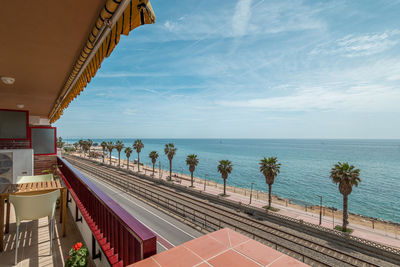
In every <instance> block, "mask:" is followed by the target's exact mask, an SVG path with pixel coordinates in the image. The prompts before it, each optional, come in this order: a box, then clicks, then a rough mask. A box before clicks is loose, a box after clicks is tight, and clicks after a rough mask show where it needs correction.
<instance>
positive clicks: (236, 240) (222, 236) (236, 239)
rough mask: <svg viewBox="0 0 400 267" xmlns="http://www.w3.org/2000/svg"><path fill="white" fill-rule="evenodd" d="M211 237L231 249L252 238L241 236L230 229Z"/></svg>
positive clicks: (214, 233)
mask: <svg viewBox="0 0 400 267" xmlns="http://www.w3.org/2000/svg"><path fill="white" fill-rule="evenodd" d="M209 235H210V236H211V237H213V238H215V239H217V240H218V241H220V242H222V243H223V244H226V245H227V246H229V247H234V246H236V245H239V244H240V243H243V242H245V241H247V240H250V238H248V237H247V236H244V235H241V234H239V233H237V232H235V231H233V230H232V229H229V228H224V229H222V230H219V231H216V232H213V233H211V234H209Z"/></svg>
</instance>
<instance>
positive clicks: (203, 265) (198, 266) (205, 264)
mask: <svg viewBox="0 0 400 267" xmlns="http://www.w3.org/2000/svg"><path fill="white" fill-rule="evenodd" d="M196 267H210V265H209V264H207V263H205V262H203V263H202V264H199V265H196Z"/></svg>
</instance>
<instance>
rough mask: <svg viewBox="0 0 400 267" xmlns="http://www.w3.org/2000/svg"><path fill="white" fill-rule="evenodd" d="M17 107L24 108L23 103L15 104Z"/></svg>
mask: <svg viewBox="0 0 400 267" xmlns="http://www.w3.org/2000/svg"><path fill="white" fill-rule="evenodd" d="M17 107H18V108H24V107H25V106H24V104H17Z"/></svg>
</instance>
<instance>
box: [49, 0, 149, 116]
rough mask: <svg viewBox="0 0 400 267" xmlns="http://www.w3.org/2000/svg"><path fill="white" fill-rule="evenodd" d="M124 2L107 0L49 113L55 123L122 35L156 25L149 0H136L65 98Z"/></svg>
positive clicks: (133, 0)
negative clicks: (101, 32)
mask: <svg viewBox="0 0 400 267" xmlns="http://www.w3.org/2000/svg"><path fill="white" fill-rule="evenodd" d="M121 2H122V1H121ZM121 2H119V3H118V2H117V1H116V0H107V2H106V5H105V6H104V8H103V9H102V11H101V12H100V15H99V18H98V19H97V22H96V24H95V26H94V28H93V29H92V31H91V33H90V35H89V38H88V40H87V42H86V45H85V47H84V48H83V49H82V52H81V55H80V56H79V58H78V60H77V61H76V62H75V65H74V67H73V69H72V72H71V74H70V75H69V77H68V80H67V82H66V83H65V85H64V86H63V89H62V91H61V93H60V95H59V96H58V98H57V101H56V102H55V104H54V107H53V108H52V110H51V112H50V114H49V119H50V122H51V123H53V122H55V121H56V120H58V119H59V118H60V117H61V115H62V114H63V110H64V109H65V108H67V107H68V105H69V103H71V101H72V100H73V99H74V98H76V97H77V96H78V95H79V94H80V93H81V92H82V91H83V89H84V88H85V87H86V86H87V84H88V83H89V82H90V80H91V79H92V78H93V77H94V76H95V75H96V72H97V70H98V69H99V68H100V66H101V63H102V62H103V60H104V58H105V57H108V56H109V55H110V54H111V52H112V51H113V49H114V47H115V46H116V45H117V44H118V42H119V39H120V36H121V34H124V35H128V34H129V32H130V31H132V30H133V29H135V28H136V27H138V26H140V25H143V24H152V23H154V22H155V15H154V12H153V9H152V7H151V4H150V2H149V0H132V1H131V2H130V3H129V4H128V6H127V8H126V9H125V11H124V12H123V13H122V15H121V16H120V18H119V19H118V21H117V22H116V23H115V25H114V26H113V28H112V30H111V31H110V33H109V34H108V36H107V37H106V38H105V39H104V40H103V43H102V44H101V46H100V48H99V49H98V50H97V52H96V54H95V55H94V57H93V58H92V59H91V61H90V63H89V64H88V65H87V67H86V69H85V70H84V71H83V72H82V74H81V75H80V77H78V79H77V81H76V83H75V85H74V86H73V87H72V89H71V90H70V91H69V92H68V94H67V95H66V96H65V97H64V95H65V93H66V92H67V91H68V88H70V86H71V84H72V83H73V81H74V80H75V78H76V76H77V75H78V73H79V72H80V70H81V68H82V66H83V65H84V64H85V61H86V59H87V58H88V56H89V54H90V53H91V51H92V50H93V48H94V44H95V42H96V39H97V36H98V35H99V33H100V30H101V29H102V27H103V24H104V23H105V21H107V20H108V19H110V18H111V17H112V16H113V14H114V12H115V11H116V10H117V8H118V6H119V5H120V3H121Z"/></svg>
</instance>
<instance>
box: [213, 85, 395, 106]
mask: <svg viewBox="0 0 400 267" xmlns="http://www.w3.org/2000/svg"><path fill="white" fill-rule="evenodd" d="M399 101H400V90H399V88H394V87H382V86H374V85H360V86H354V87H351V88H349V89H348V90H345V91H334V90H329V89H326V88H324V87H315V88H308V89H300V90H298V91H297V92H295V93H293V94H291V95H287V96H280V97H269V98H254V99H249V100H239V101H219V102H217V104H218V105H222V106H228V107H239V108H261V109H265V110H272V111H313V110H321V111H324V110H340V111H378V112H379V111H400V107H399V105H398V103H399Z"/></svg>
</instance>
